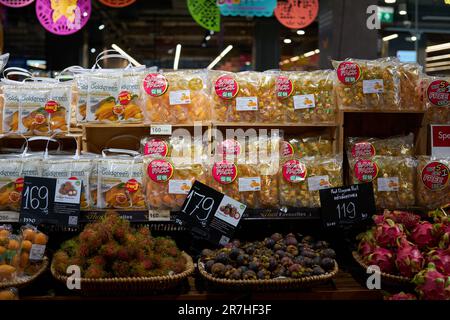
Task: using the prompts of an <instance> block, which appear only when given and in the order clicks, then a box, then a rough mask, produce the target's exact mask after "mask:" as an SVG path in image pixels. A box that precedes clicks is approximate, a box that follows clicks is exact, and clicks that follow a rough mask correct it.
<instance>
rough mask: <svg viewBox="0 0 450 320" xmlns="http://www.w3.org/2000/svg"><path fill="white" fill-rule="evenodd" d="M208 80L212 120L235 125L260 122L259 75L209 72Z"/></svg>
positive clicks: (256, 73)
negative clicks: (210, 93) (209, 80)
mask: <svg viewBox="0 0 450 320" xmlns="http://www.w3.org/2000/svg"><path fill="white" fill-rule="evenodd" d="M210 79H211V91H212V106H213V107H212V116H213V120H215V121H217V122H237V123H242V122H245V123H255V122H259V121H260V117H259V112H260V109H259V108H260V106H259V105H260V101H259V97H260V96H261V75H260V73H258V72H252V71H244V72H238V73H231V72H225V71H211V73H210Z"/></svg>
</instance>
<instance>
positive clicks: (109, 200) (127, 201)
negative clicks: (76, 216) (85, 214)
mask: <svg viewBox="0 0 450 320" xmlns="http://www.w3.org/2000/svg"><path fill="white" fill-rule="evenodd" d="M109 151H113V152H116V153H121V152H124V153H125V152H130V150H120V149H119V150H116V149H114V150H113V149H109ZM129 154H136V152H130V153H129ZM97 174H98V184H97V189H98V194H97V206H98V207H99V208H116V209H125V208H130V209H131V208H132V209H143V208H145V198H144V190H143V186H142V158H141V157H140V156H137V155H135V156H133V157H130V156H128V157H125V156H108V157H106V156H105V157H103V158H101V159H99V160H98V173H97Z"/></svg>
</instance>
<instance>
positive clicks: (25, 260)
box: [19, 225, 48, 274]
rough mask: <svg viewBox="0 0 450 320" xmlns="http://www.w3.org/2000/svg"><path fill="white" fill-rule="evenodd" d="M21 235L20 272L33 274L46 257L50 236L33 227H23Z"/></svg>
mask: <svg viewBox="0 0 450 320" xmlns="http://www.w3.org/2000/svg"><path fill="white" fill-rule="evenodd" d="M20 234H21V237H22V244H21V252H20V262H19V270H20V271H21V272H25V274H33V273H34V272H35V271H37V269H38V268H39V267H40V263H41V262H42V260H43V259H44V257H45V250H46V246H47V242H48V236H47V235H46V234H45V233H43V232H41V231H39V230H38V229H37V228H36V227H35V226H31V225H25V226H22V227H21V228H20Z"/></svg>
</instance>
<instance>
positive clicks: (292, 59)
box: [289, 56, 300, 62]
mask: <svg viewBox="0 0 450 320" xmlns="http://www.w3.org/2000/svg"><path fill="white" fill-rule="evenodd" d="M289 60H290V61H291V62H294V61H297V60H300V57H299V56H295V57H292V58H291V59H289Z"/></svg>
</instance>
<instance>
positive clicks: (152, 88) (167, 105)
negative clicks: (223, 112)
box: [143, 70, 211, 124]
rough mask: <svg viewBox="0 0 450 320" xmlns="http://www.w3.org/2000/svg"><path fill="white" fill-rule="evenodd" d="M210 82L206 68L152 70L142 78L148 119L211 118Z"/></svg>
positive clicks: (175, 121)
mask: <svg viewBox="0 0 450 320" xmlns="http://www.w3.org/2000/svg"><path fill="white" fill-rule="evenodd" d="M208 85H209V84H208V74H207V72H206V71H205V70H183V71H174V72H166V73H163V74H162V73H149V74H148V75H146V76H145V78H144V80H143V89H144V91H145V101H146V102H145V116H146V122H149V123H171V124H192V123H194V121H208V120H210V119H211V117H210V107H209V106H210V99H209V87H208Z"/></svg>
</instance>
